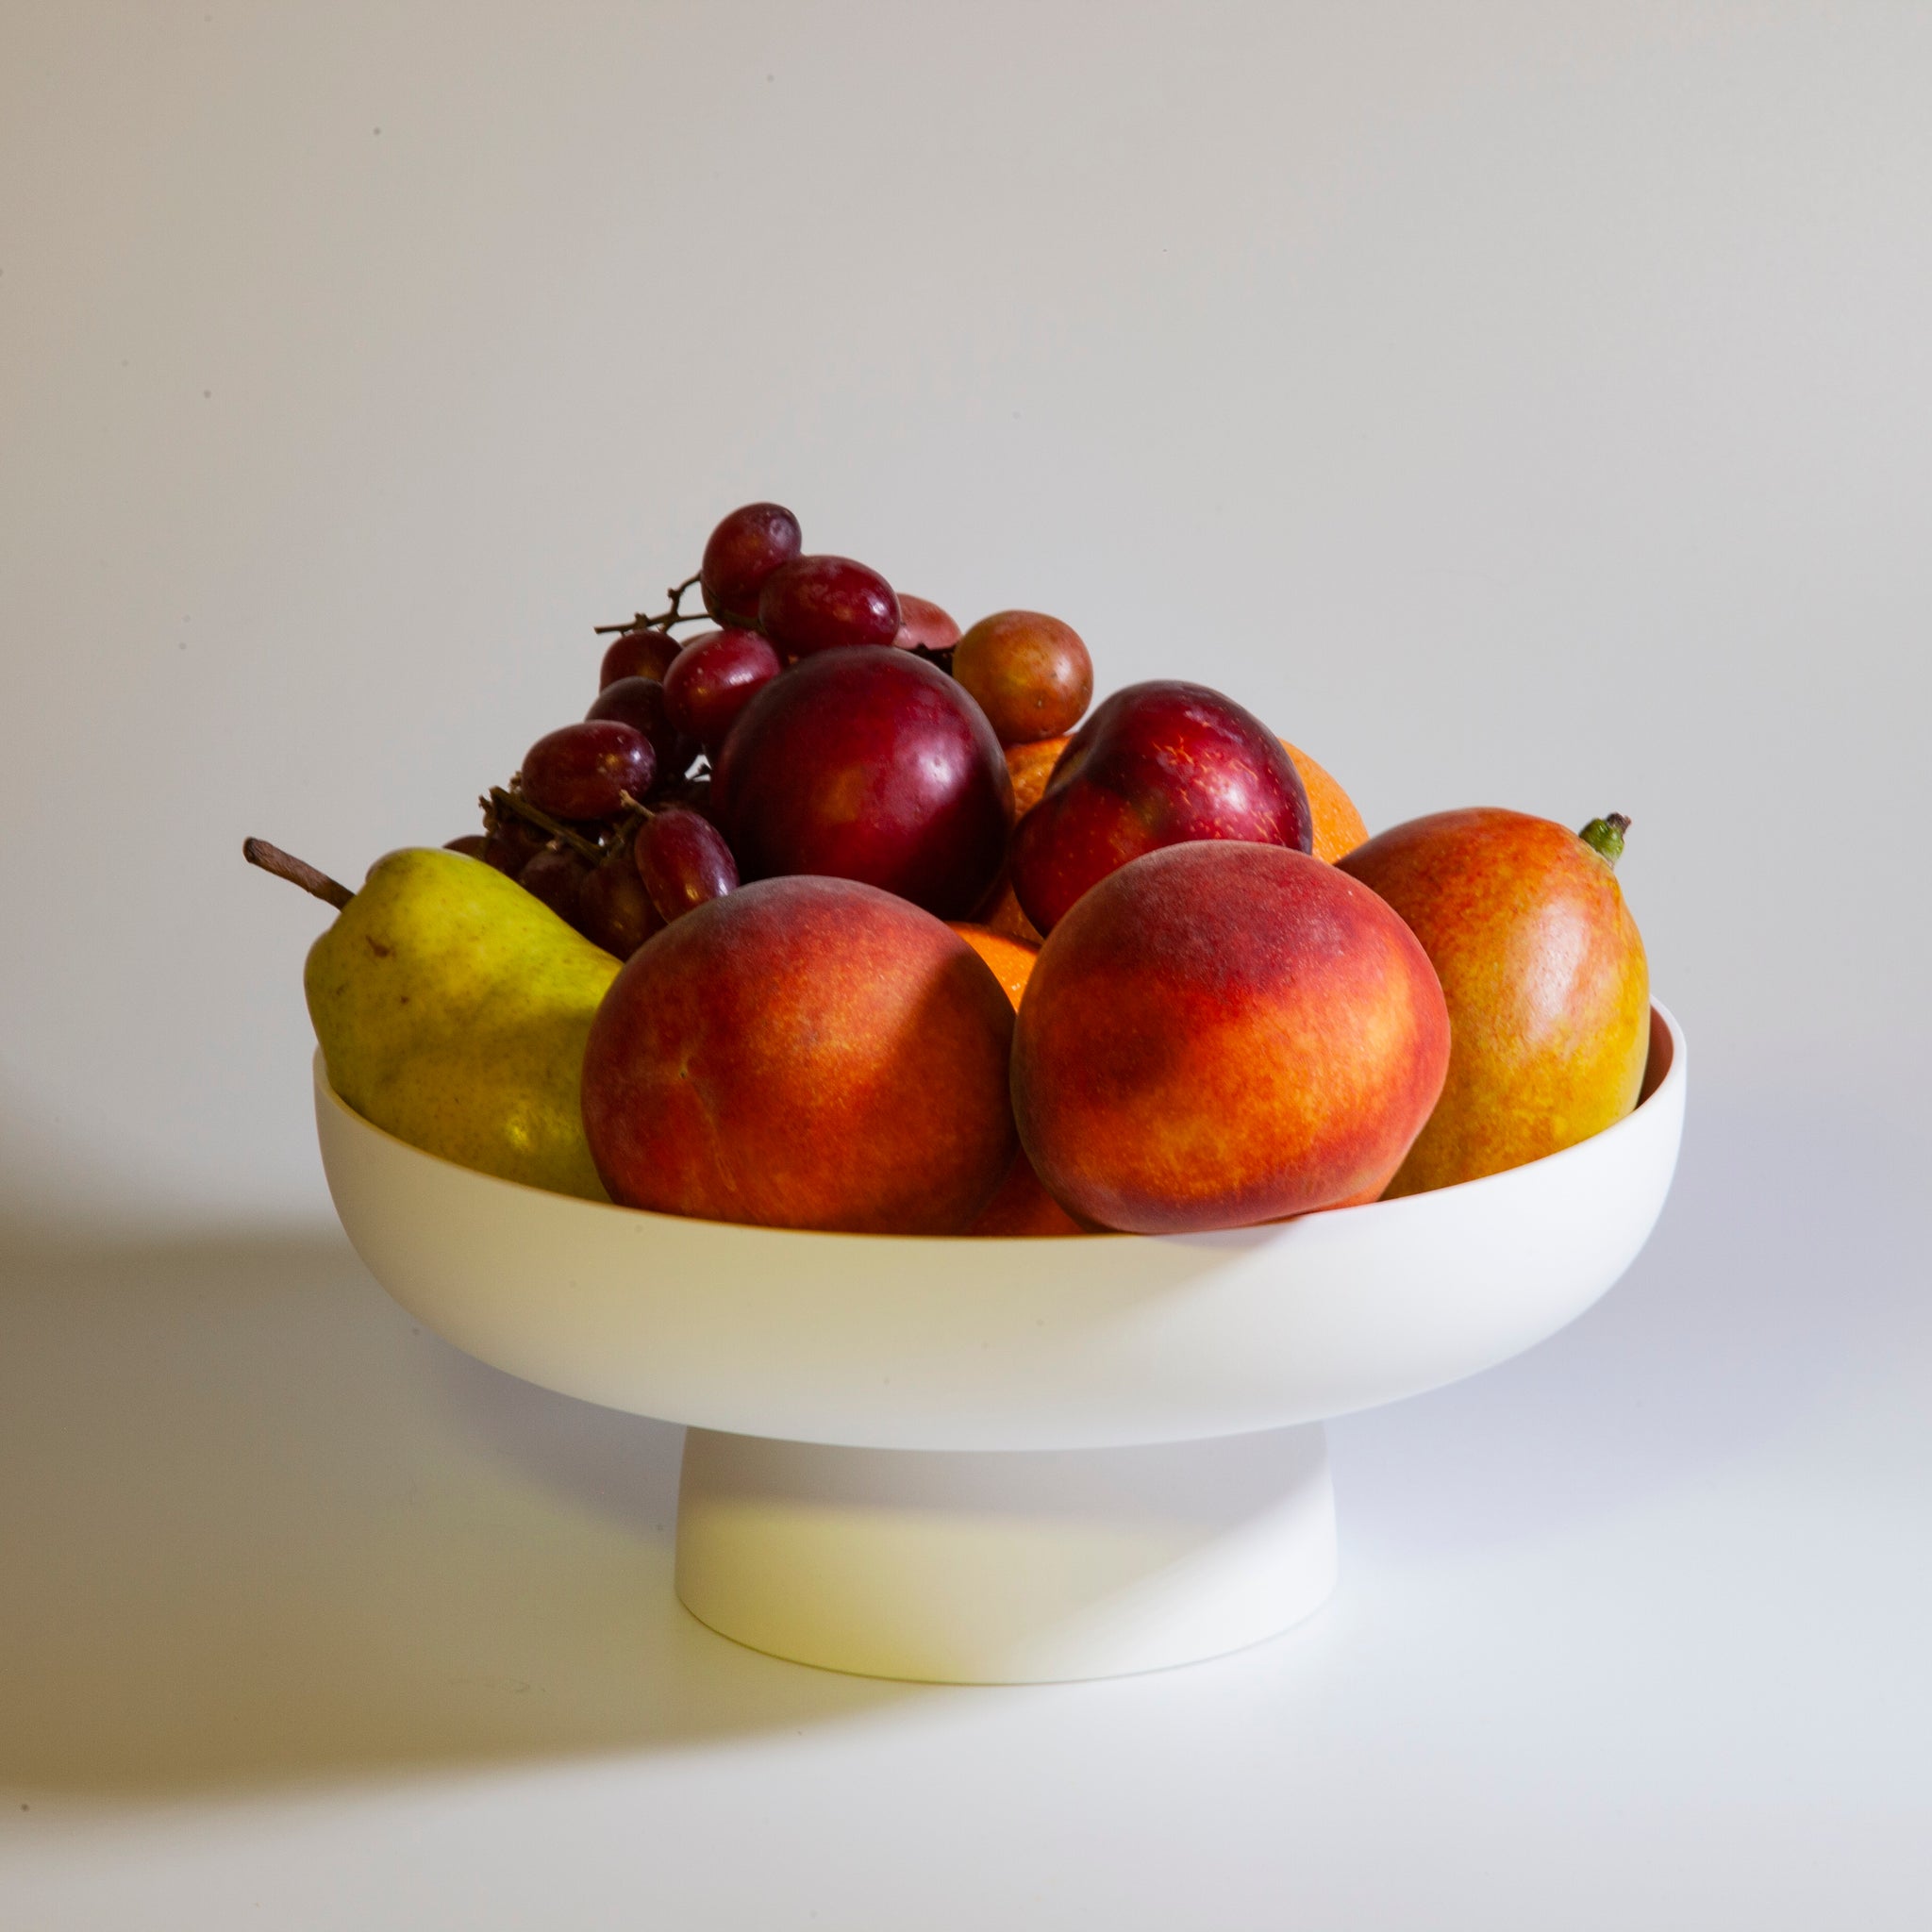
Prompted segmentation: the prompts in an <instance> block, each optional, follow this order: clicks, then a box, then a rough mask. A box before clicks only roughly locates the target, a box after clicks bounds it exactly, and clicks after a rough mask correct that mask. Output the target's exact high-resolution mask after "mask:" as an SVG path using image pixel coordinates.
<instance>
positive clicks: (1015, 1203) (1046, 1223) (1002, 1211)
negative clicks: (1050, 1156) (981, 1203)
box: [966, 1147, 1087, 1236]
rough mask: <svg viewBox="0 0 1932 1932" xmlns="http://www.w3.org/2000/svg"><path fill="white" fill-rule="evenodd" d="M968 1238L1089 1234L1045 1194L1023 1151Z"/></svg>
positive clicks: (1014, 1158) (1015, 1156)
mask: <svg viewBox="0 0 1932 1932" xmlns="http://www.w3.org/2000/svg"><path fill="white" fill-rule="evenodd" d="M966 1232H967V1233H968V1234H969V1235H1008V1236H1011V1235H1068V1234H1085V1233H1086V1232H1087V1230H1086V1229H1085V1228H1084V1227H1082V1226H1081V1225H1080V1224H1079V1223H1078V1222H1077V1221H1075V1220H1074V1217H1073V1216H1072V1215H1071V1214H1069V1213H1068V1212H1067V1210H1066V1209H1065V1208H1062V1207H1061V1206H1060V1204H1059V1203H1058V1201H1056V1200H1055V1199H1054V1197H1053V1196H1052V1195H1051V1194H1049V1193H1048V1192H1047V1191H1046V1189H1045V1187H1044V1185H1043V1184H1042V1183H1041V1178H1040V1176H1039V1175H1038V1174H1035V1173H1034V1171H1033V1163H1032V1162H1031V1161H1030V1160H1028V1159H1027V1158H1026V1150H1025V1149H1024V1147H1023V1148H1021V1150H1020V1151H1019V1153H1017V1154H1016V1155H1014V1156H1013V1164H1012V1166H1011V1167H1009V1168H1008V1170H1007V1177H1006V1179H1005V1180H1003V1181H1002V1182H1001V1183H1000V1184H999V1186H998V1187H996V1188H995V1189H994V1190H993V1191H992V1199H991V1201H989V1202H988V1203H987V1204H986V1206H985V1207H984V1208H981V1209H980V1210H979V1218H978V1220H976V1221H975V1222H974V1224H972V1226H971V1227H969V1228H968V1229H967V1230H966Z"/></svg>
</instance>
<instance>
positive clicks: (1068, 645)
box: [953, 610, 1093, 744]
mask: <svg viewBox="0 0 1932 1932" xmlns="http://www.w3.org/2000/svg"><path fill="white" fill-rule="evenodd" d="M953 675H954V676H955V677H957V678H958V680H959V682H960V683H961V684H963V685H964V686H965V687H966V689H967V690H968V691H971V692H972V693H973V695H974V697H975V698H976V699H977V700H978V701H979V708H980V709H981V710H983V711H984V712H985V713H986V715H987V718H988V719H989V721H990V722H991V724H992V728H993V729H994V730H995V731H996V732H998V733H999V739H1000V742H1001V743H1002V744H1029V743H1032V742H1033V741H1035V740H1038V739H1042V738H1057V737H1058V736H1059V735H1060V734H1061V733H1062V732H1067V731H1071V730H1072V729H1073V728H1074V725H1075V724H1078V723H1079V722H1080V720H1081V719H1082V718H1084V717H1085V716H1086V715H1087V707H1088V706H1089V705H1090V704H1091V702H1092V700H1093V659H1092V658H1091V657H1089V656H1088V654H1087V646H1086V645H1085V644H1084V643H1083V642H1082V641H1081V640H1080V634H1079V632H1078V631H1076V630H1075V629H1074V626H1073V625H1070V624H1062V623H1061V622H1060V620H1059V619H1058V617H1048V616H1046V615H1045V614H1044V613H1043V612H1041V611H1038V610H999V611H995V612H994V613H993V615H992V616H991V617H982V618H981V619H980V620H979V622H978V623H977V624H975V625H974V626H973V628H972V629H971V630H969V631H968V632H967V633H966V635H965V636H964V637H962V638H961V639H960V640H959V646H958V650H956V651H955V652H954V653H953Z"/></svg>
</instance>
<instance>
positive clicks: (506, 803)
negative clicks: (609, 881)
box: [485, 785, 604, 865]
mask: <svg viewBox="0 0 1932 1932" xmlns="http://www.w3.org/2000/svg"><path fill="white" fill-rule="evenodd" d="M490 808H494V809H496V810H497V811H499V812H505V811H507V812H509V813H510V814H511V815H512V816H514V817H516V818H520V819H522V820H523V822H524V823H525V824H527V825H535V826H536V827H537V829H538V830H539V831H540V832H547V833H549V835H550V836H551V837H552V838H553V839H555V840H557V841H558V842H559V843H561V844H564V845H568V846H569V847H570V849H571V850H572V851H573V852H575V854H576V856H577V857H578V858H588V859H589V860H590V861H591V864H592V865H594V864H595V863H596V862H597V860H598V859H600V858H603V857H604V848H603V846H601V845H599V844H597V843H596V842H595V841H594V840H591V839H587V838H585V837H584V835H583V834H582V833H581V832H574V831H572V830H571V828H570V827H569V826H568V825H566V824H562V823H560V822H559V821H558V820H557V819H554V818H552V817H551V816H550V814H549V813H548V812H547V811H540V810H539V809H538V808H536V807H535V806H534V805H532V804H531V803H530V801H529V800H528V799H527V798H523V797H520V796H519V795H518V794H517V793H516V792H514V791H505V790H504V789H503V787H502V786H501V785H492V786H491V788H490V797H489V799H488V801H487V803H486V805H485V809H486V810H487V809H490Z"/></svg>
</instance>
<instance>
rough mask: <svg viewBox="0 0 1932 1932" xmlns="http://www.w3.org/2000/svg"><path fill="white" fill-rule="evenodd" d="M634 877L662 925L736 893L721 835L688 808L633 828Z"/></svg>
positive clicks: (733, 867)
mask: <svg viewBox="0 0 1932 1932" xmlns="http://www.w3.org/2000/svg"><path fill="white" fill-rule="evenodd" d="M636 857H637V873H638V876H639V878H640V879H641V881H642V883H643V887H644V890H645V891H647V892H648V893H649V894H650V898H651V904H652V905H653V906H654V907H656V908H657V909H658V916H659V917H660V918H661V919H663V920H664V921H665V922H666V923H667V924H668V923H669V922H670V921H672V920H674V919H681V918H683V917H684V915H685V914H686V913H687V912H691V911H694V910H695V909H696V908H698V907H700V906H703V905H707V904H708V902H709V901H711V900H713V899H722V898H723V897H724V895H725V893H726V892H735V891H737V890H738V863H737V861H736V860H735V859H734V858H732V856H731V848H730V846H728V845H727V844H725V842H724V834H723V833H722V832H720V831H719V829H718V828H717V826H716V825H714V824H712V823H711V822H710V820H709V819H708V818H704V817H702V816H701V815H700V814H699V813H697V812H695V811H693V810H691V808H690V807H688V806H679V805H674V806H667V807H666V808H664V809H663V810H662V811H660V812H658V813H656V814H654V815H653V816H652V817H651V818H648V819H646V820H645V821H644V823H643V824H642V825H641V826H640V827H639V830H638V840H637V847H636Z"/></svg>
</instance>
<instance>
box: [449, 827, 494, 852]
mask: <svg viewBox="0 0 1932 1932" xmlns="http://www.w3.org/2000/svg"><path fill="white" fill-rule="evenodd" d="M489 843H490V841H489V840H488V839H486V838H485V837H484V836H483V834H482V833H481V832H465V833H464V834H463V836H462V837H461V838H460V839H445V840H444V841H443V845H442V849H443V850H444V851H445V852H460V853H461V854H462V855H463V857H464V858H482V857H483V853H484V849H485V848H486V847H487V846H488V845H489Z"/></svg>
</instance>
